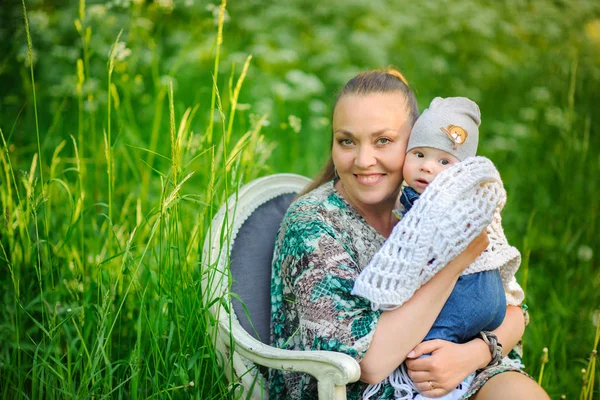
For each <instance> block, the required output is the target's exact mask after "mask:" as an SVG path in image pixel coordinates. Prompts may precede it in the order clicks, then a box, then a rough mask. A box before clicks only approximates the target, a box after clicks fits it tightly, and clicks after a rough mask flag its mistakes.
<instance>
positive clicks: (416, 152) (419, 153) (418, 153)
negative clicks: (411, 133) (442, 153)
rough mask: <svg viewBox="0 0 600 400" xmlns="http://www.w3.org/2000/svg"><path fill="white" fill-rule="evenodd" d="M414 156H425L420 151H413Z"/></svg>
mask: <svg viewBox="0 0 600 400" xmlns="http://www.w3.org/2000/svg"><path fill="white" fill-rule="evenodd" d="M415 156H417V157H419V158H423V157H425V156H424V155H423V153H421V152H420V151H415Z"/></svg>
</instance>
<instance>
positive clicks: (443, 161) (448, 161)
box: [440, 158, 450, 165]
mask: <svg viewBox="0 0 600 400" xmlns="http://www.w3.org/2000/svg"><path fill="white" fill-rule="evenodd" d="M440 164H442V165H448V164H450V160H446V159H445V158H443V159H441V160H440Z"/></svg>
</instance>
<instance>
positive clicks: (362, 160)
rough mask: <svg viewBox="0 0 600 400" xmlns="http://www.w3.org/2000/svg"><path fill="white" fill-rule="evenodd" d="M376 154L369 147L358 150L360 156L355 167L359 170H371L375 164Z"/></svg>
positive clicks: (355, 162) (357, 157)
mask: <svg viewBox="0 0 600 400" xmlns="http://www.w3.org/2000/svg"><path fill="white" fill-rule="evenodd" d="M375 162H376V161H375V154H373V151H372V150H371V149H369V148H368V147H361V148H359V149H358V154H357V155H356V158H355V159H354V165H356V166H357V167H359V168H363V169H366V168H369V167H370V166H372V165H374V164H375Z"/></svg>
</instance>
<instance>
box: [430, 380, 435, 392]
mask: <svg viewBox="0 0 600 400" xmlns="http://www.w3.org/2000/svg"><path fill="white" fill-rule="evenodd" d="M433 389H435V386H433V382H431V381H429V390H433Z"/></svg>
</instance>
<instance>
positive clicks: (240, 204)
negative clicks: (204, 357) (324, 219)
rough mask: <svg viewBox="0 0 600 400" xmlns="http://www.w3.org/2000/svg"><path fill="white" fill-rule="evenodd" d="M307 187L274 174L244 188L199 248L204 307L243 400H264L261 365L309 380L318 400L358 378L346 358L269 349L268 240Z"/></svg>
mask: <svg viewBox="0 0 600 400" xmlns="http://www.w3.org/2000/svg"><path fill="white" fill-rule="evenodd" d="M309 182H310V180H309V179H308V178H305V177H302V176H300V175H295V174H276V175H271V176H267V177H264V178H259V179H256V180H254V181H252V182H250V183H248V184H246V185H244V186H243V187H241V188H240V189H239V191H238V193H235V194H233V195H232V196H231V197H230V198H229V199H228V200H227V203H226V204H224V205H223V206H222V207H221V208H220V210H219V212H218V213H217V214H216V215H215V217H214V219H213V221H212V224H211V227H210V229H209V232H208V234H207V236H206V240H205V242H204V249H203V256H202V260H203V261H202V264H203V268H204V272H203V273H204V276H203V279H202V282H203V297H204V302H205V304H206V305H207V306H209V307H210V312H211V314H212V315H213V316H215V318H216V320H217V321H218V326H217V327H216V331H217V332H216V335H215V337H214V340H215V343H216V346H217V349H218V351H219V352H220V353H221V354H222V356H223V360H224V362H225V363H226V365H225V366H224V368H225V372H226V374H227V377H228V379H229V380H230V382H239V383H241V385H242V386H243V387H244V390H245V392H244V398H252V399H268V384H267V379H266V368H264V367H268V368H277V369H283V370H290V371H297V372H303V373H308V374H311V375H313V376H315V377H316V378H317V380H318V390H319V399H346V385H347V384H348V383H351V382H356V381H357V380H358V378H359V377H360V367H359V365H358V363H357V362H356V361H355V360H354V359H353V358H351V357H350V356H348V355H345V354H342V353H336V352H331V351H292V350H282V349H278V348H275V347H271V346H269V342H270V341H269V325H270V315H271V302H270V280H271V260H272V256H273V254H272V253H273V246H274V242H275V236H276V234H277V229H278V227H279V224H280V222H281V220H282V218H283V215H284V214H285V212H286V210H287V208H288V206H289V204H290V203H291V201H292V200H293V198H294V197H295V195H296V194H297V193H298V192H299V191H300V190H302V188H304V187H305V186H306V185H307V184H308V183H309ZM229 293H231V294H232V295H229ZM238 298H239V300H238ZM240 300H241V302H240ZM248 317H249V318H248ZM230 362H231V363H232V365H231V364H230ZM259 366H262V367H259Z"/></svg>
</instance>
